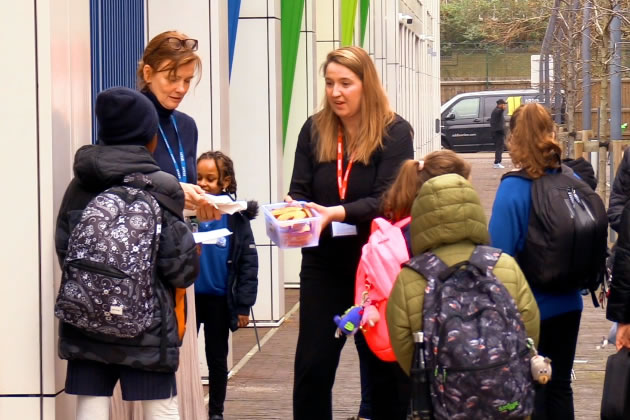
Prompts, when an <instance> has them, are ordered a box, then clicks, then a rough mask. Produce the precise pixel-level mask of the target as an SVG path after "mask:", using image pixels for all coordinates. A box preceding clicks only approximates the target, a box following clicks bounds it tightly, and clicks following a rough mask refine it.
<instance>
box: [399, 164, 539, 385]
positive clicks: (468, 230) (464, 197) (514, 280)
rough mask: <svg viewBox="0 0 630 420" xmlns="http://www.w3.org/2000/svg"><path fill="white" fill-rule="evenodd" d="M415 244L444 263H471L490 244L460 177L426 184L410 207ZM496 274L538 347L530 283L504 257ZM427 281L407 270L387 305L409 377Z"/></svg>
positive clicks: (473, 193) (478, 208)
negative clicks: (480, 247) (477, 250)
mask: <svg viewBox="0 0 630 420" xmlns="http://www.w3.org/2000/svg"><path fill="white" fill-rule="evenodd" d="M411 216H412V219H411V246H412V250H413V254H414V255H419V254H421V253H423V252H426V251H431V252H433V253H435V254H436V255H437V256H438V257H440V259H441V260H442V261H444V263H445V264H446V265H449V266H450V265H453V264H456V263H458V262H460V261H465V260H467V259H468V258H469V257H470V255H471V254H472V251H473V249H474V248H475V245H485V244H488V242H489V235H488V229H487V224H486V217H485V214H484V211H483V208H482V207H481V204H480V202H479V196H478V195H477V193H476V191H475V190H474V188H473V187H472V185H471V184H470V183H469V182H468V181H466V180H465V179H464V178H462V177H461V176H459V175H456V174H448V175H442V176H439V177H436V178H433V179H430V180H429V181H427V182H426V183H425V184H424V185H423V186H422V188H421V189H420V192H419V193H418V195H417V196H416V199H415V201H414V203H413V207H412V209H411ZM494 274H495V276H496V277H497V278H498V279H499V280H500V281H501V283H503V285H504V286H505V288H506V289H507V291H508V292H509V293H510V295H512V297H513V298H514V301H515V302H516V306H517V307H518V310H519V311H520V313H521V315H522V317H523V322H524V323H525V329H526V330H527V335H528V336H529V337H531V338H533V339H534V342H535V343H536V344H538V334H539V327H540V314H539V312H538V306H537V305H536V301H535V300H534V295H533V294H532V292H531V290H530V288H529V285H528V284H527V280H526V279H525V276H524V275H523V272H522V271H521V269H520V268H519V266H518V264H517V263H516V261H515V260H514V259H513V258H512V257H511V256H509V255H507V254H501V257H500V258H499V261H498V262H497V265H496V266H495V269H494ZM426 285H427V281H426V279H425V278H424V277H423V276H421V275H420V274H418V273H416V272H415V271H413V270H411V269H409V268H403V270H402V271H401V273H400V274H399V275H398V279H397V280H396V283H395V284H394V287H393V288H392V291H391V294H390V297H389V301H388V303H387V325H388V327H389V334H390V339H391V342H392V347H393V349H394V353H395V354H396V358H397V359H398V363H399V364H400V366H401V367H402V368H403V370H404V371H405V372H407V374H409V370H410V368H411V360H412V357H413V338H412V335H411V334H412V333H413V332H415V331H419V330H422V308H423V304H424V289H425V287H426Z"/></svg>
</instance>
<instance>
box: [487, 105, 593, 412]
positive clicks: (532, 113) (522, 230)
mask: <svg viewBox="0 0 630 420" xmlns="http://www.w3.org/2000/svg"><path fill="white" fill-rule="evenodd" d="M554 130H555V126H554V123H553V120H552V119H551V115H549V112H548V111H547V110H546V109H545V108H544V107H543V106H541V105H539V104H535V103H532V104H527V105H523V106H521V107H520V108H518V109H517V110H516V111H515V112H514V114H513V115H512V118H511V120H510V132H511V134H510V138H509V140H508V145H509V149H510V157H511V159H512V162H513V163H514V166H515V167H517V168H520V169H523V170H525V171H526V173H527V174H528V175H529V177H531V178H532V179H536V178H540V177H541V176H544V175H545V174H546V173H547V172H549V171H553V170H557V169H558V168H560V156H561V150H560V146H559V145H558V143H557V142H556V140H555V131H554ZM531 191H532V180H531V179H525V178H522V177H517V176H512V177H506V178H505V179H503V180H502V181H501V184H500V185H499V188H498V190H497V194H496V197H495V199H494V205H493V207H492V217H491V218H490V225H489V229H488V230H489V232H490V238H491V245H492V246H494V247H497V248H501V249H502V250H503V252H505V253H507V254H510V255H512V256H513V257H516V258H517V259H518V255H519V253H521V252H522V251H523V249H524V245H525V238H526V237H527V230H528V225H529V218H530V211H531V206H532V196H531ZM528 281H530V282H531V281H532V279H528ZM532 292H533V293H534V297H535V298H536V303H537V304H538V308H539V309H540V319H541V322H540V341H539V345H538V351H539V353H540V354H542V355H544V356H547V357H549V358H550V359H551V360H552V367H553V376H552V378H551V381H550V382H549V383H547V384H546V385H544V386H540V387H538V388H537V389H536V402H535V408H534V414H533V416H532V419H533V420H538V419H558V420H560V419H562V420H572V419H573V418H574V410H573V391H572V389H571V369H572V368H573V359H574V357H575V349H576V346H577V338H578V331H579V328H580V318H581V316H582V308H583V303H582V295H581V293H580V290H578V289H575V290H574V291H569V292H563V293H549V292H547V291H543V290H540V289H538V288H536V287H532Z"/></svg>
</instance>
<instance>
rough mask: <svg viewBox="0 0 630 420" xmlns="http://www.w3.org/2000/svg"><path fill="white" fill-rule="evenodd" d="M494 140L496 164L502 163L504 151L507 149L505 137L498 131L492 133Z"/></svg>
mask: <svg viewBox="0 0 630 420" xmlns="http://www.w3.org/2000/svg"><path fill="white" fill-rule="evenodd" d="M492 139H493V140H494V163H501V159H502V158H503V149H505V135H504V134H503V133H500V132H498V131H495V132H494V133H492Z"/></svg>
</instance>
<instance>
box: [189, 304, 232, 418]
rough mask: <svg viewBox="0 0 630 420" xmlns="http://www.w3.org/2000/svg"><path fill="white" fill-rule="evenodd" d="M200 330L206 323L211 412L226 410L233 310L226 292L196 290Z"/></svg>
mask: <svg viewBox="0 0 630 420" xmlns="http://www.w3.org/2000/svg"><path fill="white" fill-rule="evenodd" d="M195 309H196V310H195V313H196V314H197V331H199V326H200V325H201V324H202V323H203V332H204V334H203V335H204V339H205V345H206V361H207V363H208V371H209V378H208V379H209V382H210V406H209V411H210V415H213V414H223V404H224V403H225V394H226V391H227V377H228V369H227V356H228V338H229V335H230V311H229V309H228V304H227V297H226V296H212V295H202V294H195Z"/></svg>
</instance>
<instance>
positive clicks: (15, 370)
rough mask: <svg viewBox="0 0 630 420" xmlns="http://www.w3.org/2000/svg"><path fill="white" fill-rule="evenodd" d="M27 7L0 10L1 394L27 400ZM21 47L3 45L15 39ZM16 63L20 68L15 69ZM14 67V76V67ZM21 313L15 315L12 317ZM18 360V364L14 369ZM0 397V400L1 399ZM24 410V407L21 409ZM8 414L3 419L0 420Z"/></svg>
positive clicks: (32, 292)
mask: <svg viewBox="0 0 630 420" xmlns="http://www.w3.org/2000/svg"><path fill="white" fill-rule="evenodd" d="M34 13H35V12H34V4H33V2H18V3H13V2H11V3H8V2H3V3H2V4H1V5H0V39H3V40H5V42H4V43H3V47H2V48H3V50H2V51H3V55H4V56H5V57H11V60H10V61H11V63H13V65H4V66H1V67H0V78H1V79H2V80H4V81H5V84H4V87H3V97H4V98H5V100H3V101H0V126H1V127H2V128H3V134H2V149H3V155H4V157H5V158H4V159H3V164H2V165H1V166H0V168H1V169H0V176H1V177H2V179H3V180H5V181H4V183H3V188H2V189H3V194H4V195H5V197H11V199H10V200H9V201H7V203H11V205H4V206H2V209H1V210H0V217H2V220H5V221H12V222H10V223H3V232H2V234H3V236H4V238H10V240H5V241H2V244H1V245H0V255H2V258H3V262H4V263H3V264H0V278H1V279H2V286H3V292H2V293H1V294H0V330H1V331H2V332H3V336H4V339H3V342H5V343H11V345H8V346H2V350H1V352H2V357H0V372H2V373H1V374H0V394H24V393H26V394H32V393H39V392H40V366H39V364H40V337H39V332H40V323H39V316H40V308H39V264H40V238H39V223H38V220H39V198H38V194H39V179H38V156H37V155H38V150H37V148H38V141H39V139H38V130H37V125H38V121H37V92H36V81H37V79H36V77H37V75H36V65H35V64H36V62H35V59H36V44H35V22H34V19H33V16H34ZM16 34H20V41H19V42H6V41H8V40H13V41H15V40H16V36H15V35H16ZM17 63H19V65H18V64H17ZM18 66H19V71H16V67H18ZM16 314H19V316H16ZM16 361H19V363H16ZM1 399H2V398H0V400H1ZM16 404H19V405H22V404H25V402H19V401H10V402H9V401H7V402H4V403H3V402H2V401H0V418H17V417H12V416H10V415H8V414H9V413H14V414H17V413H18V412H17V411H13V410H14V407H16ZM25 409H26V407H25ZM3 412H4V413H7V414H6V417H4V416H3V415H2V414H3Z"/></svg>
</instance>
